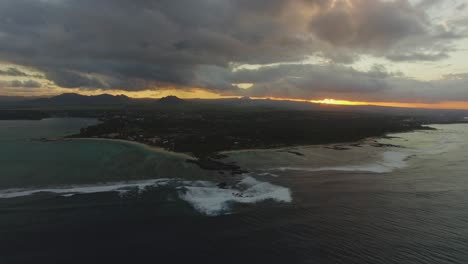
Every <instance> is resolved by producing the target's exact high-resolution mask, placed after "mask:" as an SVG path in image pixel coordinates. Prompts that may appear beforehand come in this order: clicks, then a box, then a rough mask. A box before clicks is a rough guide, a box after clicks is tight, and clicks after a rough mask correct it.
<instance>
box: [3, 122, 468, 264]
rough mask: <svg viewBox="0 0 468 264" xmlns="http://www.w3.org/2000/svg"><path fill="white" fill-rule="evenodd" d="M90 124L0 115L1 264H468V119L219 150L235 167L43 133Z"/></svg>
mask: <svg viewBox="0 0 468 264" xmlns="http://www.w3.org/2000/svg"><path fill="white" fill-rule="evenodd" d="M95 122H97V121H96V120H93V119H66V118H56V119H45V120H41V121H0V263H2V264H3V263H5V264H9V263H140V262H142V263H146V262H156V263H186V262H188V261H190V262H195V263H201V262H203V263H285V262H289V263H468V179H467V177H468V173H467V172H468V163H467V162H466V161H467V160H468V151H466V149H467V147H468V125H466V124H452V125H431V127H433V128H435V130H421V131H414V132H409V133H400V134H392V135H388V137H385V138H380V139H367V140H364V141H361V142H353V143H349V144H334V145H321V146H303V147H292V148H287V149H276V150H247V151H236V152H228V153H226V154H227V155H228V157H227V158H226V162H236V163H237V164H239V165H240V166H241V167H242V168H245V169H247V170H248V171H249V173H248V174H245V175H240V176H231V175H229V174H225V175H223V174H220V173H219V172H213V171H205V170H202V169H200V168H198V167H197V166H196V165H194V164H191V163H187V162H185V159H186V157H183V156H179V155H173V154H170V153H166V152H158V151H154V150H151V149H149V148H147V147H144V146H141V145H138V144H130V143H125V142H118V141H105V140H102V141H101V140H44V138H47V139H54V138H57V137H61V136H63V135H68V134H72V133H76V132H77V131H78V130H79V128H80V127H83V126H86V125H90V124H93V123H95ZM221 182H225V183H226V187H225V188H220V187H218V184H219V183H221Z"/></svg>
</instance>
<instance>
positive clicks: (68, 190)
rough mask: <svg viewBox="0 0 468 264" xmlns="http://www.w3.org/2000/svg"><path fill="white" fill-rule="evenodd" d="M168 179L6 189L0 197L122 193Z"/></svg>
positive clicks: (166, 181)
mask: <svg viewBox="0 0 468 264" xmlns="http://www.w3.org/2000/svg"><path fill="white" fill-rule="evenodd" d="M168 181H170V180H169V179H155V180H144V181H134V182H115V183H107V184H97V185H78V186H70V187H62V188H45V189H8V190H1V191H0V199H8V198H16V197H22V196H29V195H33V194H37V193H55V194H62V196H65V197H69V196H73V195H75V194H89V193H102V192H119V193H120V194H124V193H126V192H128V191H130V190H135V189H137V190H139V191H140V190H144V189H146V188H147V187H149V186H163V185H165V184H167V183H168Z"/></svg>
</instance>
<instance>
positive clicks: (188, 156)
mask: <svg viewBox="0 0 468 264" xmlns="http://www.w3.org/2000/svg"><path fill="white" fill-rule="evenodd" d="M61 140H65V141H67V140H70V141H72V140H73V141H77V140H89V141H108V142H116V143H123V144H128V145H134V146H137V147H143V148H145V149H147V150H150V151H153V152H157V153H163V154H168V155H171V156H178V157H180V158H185V159H190V160H196V159H197V157H195V156H193V155H191V154H190V153H183V152H174V151H170V150H167V149H164V148H162V147H157V146H152V145H148V144H145V143H142V142H138V141H130V140H125V139H114V138H101V137H98V138H86V137H64V138H62V139H61Z"/></svg>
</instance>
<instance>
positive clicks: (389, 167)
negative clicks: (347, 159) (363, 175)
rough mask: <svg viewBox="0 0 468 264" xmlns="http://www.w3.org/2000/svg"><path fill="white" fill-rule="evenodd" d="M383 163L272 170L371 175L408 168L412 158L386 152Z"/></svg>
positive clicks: (394, 152)
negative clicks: (366, 173)
mask: <svg viewBox="0 0 468 264" xmlns="http://www.w3.org/2000/svg"><path fill="white" fill-rule="evenodd" d="M382 156H383V158H382V161H376V162H373V163H367V164H361V165H347V166H333V167H318V168H308V167H280V168H274V169H272V170H279V171H310V172H319V171H350V172H371V173H389V172H392V171H394V170H395V169H400V168H404V167H406V159H407V158H408V157H409V156H410V155H409V154H407V153H404V152H396V151H386V152H384V153H383V154H382Z"/></svg>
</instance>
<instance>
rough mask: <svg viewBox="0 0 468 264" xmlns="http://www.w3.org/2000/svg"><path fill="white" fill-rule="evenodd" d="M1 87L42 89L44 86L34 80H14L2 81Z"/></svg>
mask: <svg viewBox="0 0 468 264" xmlns="http://www.w3.org/2000/svg"><path fill="white" fill-rule="evenodd" d="M0 86H3V87H12V88H40V87H42V84H41V83H40V82H38V81H34V80H26V81H20V80H13V81H0Z"/></svg>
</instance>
